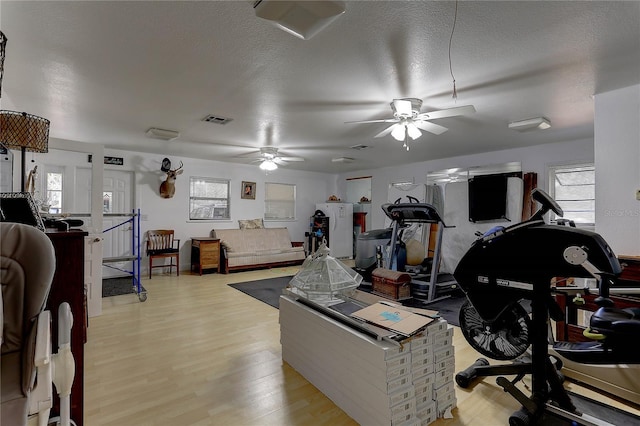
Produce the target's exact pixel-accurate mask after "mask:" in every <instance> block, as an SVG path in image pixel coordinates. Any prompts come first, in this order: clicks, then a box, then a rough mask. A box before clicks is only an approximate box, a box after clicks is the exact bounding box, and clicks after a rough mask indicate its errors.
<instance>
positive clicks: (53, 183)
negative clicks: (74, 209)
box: [45, 172, 62, 213]
mask: <svg viewBox="0 0 640 426" xmlns="http://www.w3.org/2000/svg"><path fill="white" fill-rule="evenodd" d="M46 186H47V187H46V189H45V191H46V194H47V199H46V202H47V203H48V204H49V213H62V173H58V172H47V181H46Z"/></svg>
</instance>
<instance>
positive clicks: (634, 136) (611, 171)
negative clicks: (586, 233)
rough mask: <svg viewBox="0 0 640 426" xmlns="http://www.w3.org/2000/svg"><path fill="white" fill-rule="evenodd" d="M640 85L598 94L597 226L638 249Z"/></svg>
mask: <svg viewBox="0 0 640 426" xmlns="http://www.w3.org/2000/svg"><path fill="white" fill-rule="evenodd" d="M638 117H640V85H636V86H631V87H627V88H623V89H618V90H614V91H611V92H607V93H602V94H599V95H596V96H595V123H594V126H595V128H594V130H595V143H594V150H595V163H596V232H598V233H599V234H601V235H602V236H603V237H604V239H605V240H606V241H607V242H608V243H609V245H610V246H611V248H612V249H613V251H614V253H616V254H618V255H635V256H638V255H640V201H638V200H637V199H636V191H639V190H640V120H639V118H638Z"/></svg>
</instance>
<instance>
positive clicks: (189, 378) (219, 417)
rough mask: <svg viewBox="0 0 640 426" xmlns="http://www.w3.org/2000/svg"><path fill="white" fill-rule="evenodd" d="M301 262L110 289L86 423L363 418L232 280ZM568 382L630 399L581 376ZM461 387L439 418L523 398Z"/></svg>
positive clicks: (483, 413)
mask: <svg viewBox="0 0 640 426" xmlns="http://www.w3.org/2000/svg"><path fill="white" fill-rule="evenodd" d="M297 270H298V267H287V268H277V269H269V270H261V271H249V272H238V273H233V274H229V275H223V274H215V273H214V274H207V275H203V276H202V277H201V276H199V275H191V274H189V273H187V272H185V273H182V274H181V275H180V277H176V276H175V274H174V275H173V276H169V275H165V274H158V275H154V277H153V279H151V280H149V279H143V285H144V287H145V288H146V289H147V291H148V300H147V301H146V302H144V303H141V302H139V301H138V299H137V297H136V296H135V295H125V296H117V297H110V298H105V299H103V314H102V315H101V316H99V317H94V318H91V319H90V321H89V329H88V341H87V344H86V346H85V353H86V355H85V424H86V425H88V426H102V425H104V426H107V425H109V426H111V425H113V426H115V425H118V426H141V425H167V426H178V425H180V426H182V425H185V426H186V425H354V424H356V422H355V421H353V420H352V419H351V418H350V417H348V416H347V415H346V414H345V413H344V412H343V411H342V410H341V409H340V408H338V407H337V406H336V405H335V404H333V402H331V401H330V400H329V399H328V398H326V397H325V396H324V395H323V394H322V393H320V392H319V391H318V390H317V389H316V388H315V387H314V386H313V385H311V384H310V383H309V382H307V381H306V380H305V379H304V378H303V377H302V376H301V375H299V374H298V373H297V372H296V371H295V370H293V369H292V368H291V367H290V366H288V365H287V364H286V363H283V361H282V359H281V347H280V342H279V338H280V330H279V324H278V312H279V311H278V310H277V309H274V308H272V307H271V306H269V305H267V304H265V303H262V302H260V301H258V300H255V299H253V298H251V297H250V296H247V295H245V294H244V293H241V292H239V291H237V290H235V289H233V288H231V287H229V286H228V285H227V284H229V283H232V282H243V281H251V280H258V279H264V278H269V277H276V276H284V275H292V274H294V273H295V272H296V271H297ZM156 273H157V272H156ZM454 346H455V356H456V371H460V370H462V369H464V368H466V367H467V366H468V365H470V364H471V363H472V362H473V361H474V360H475V359H477V358H478V357H479V354H478V353H477V352H476V351H475V350H473V349H472V348H471V347H470V346H469V345H468V344H467V343H466V341H465V340H464V337H463V336H462V334H461V333H460V330H459V329H458V328H456V330H455V336H454ZM567 387H568V388H570V389H572V390H574V391H576V390H578V391H580V392H581V393H585V394H587V395H588V396H591V397H596V398H597V399H599V400H603V401H606V402H608V403H610V404H613V405H617V406H621V407H624V405H623V404H621V403H620V402H618V401H615V400H611V399H609V398H605V397H602V396H600V395H597V394H594V393H593V392H591V391H589V390H583V389H581V388H580V387H578V386H576V385H575V384H568V385H567ZM456 396H457V399H458V408H456V409H455V410H454V411H453V415H454V418H453V419H440V420H438V421H436V422H435V423H433V424H434V425H436V426H443V425H474V426H475V425H480V426H483V425H487V426H489V425H491V426H493V425H498V424H507V423H508V422H507V419H508V417H509V415H510V414H511V413H512V412H513V411H515V410H517V409H518V408H519V404H518V403H517V402H516V401H515V400H514V399H513V398H512V397H511V396H509V395H508V394H506V393H505V392H503V391H502V389H501V388H500V387H498V386H497V385H496V384H495V379H494V378H487V379H485V380H483V381H482V382H480V383H478V384H477V385H476V386H474V388H473V389H472V390H465V389H461V388H457V389H456ZM631 410H632V411H633V412H635V413H636V414H640V410H637V409H634V408H631Z"/></svg>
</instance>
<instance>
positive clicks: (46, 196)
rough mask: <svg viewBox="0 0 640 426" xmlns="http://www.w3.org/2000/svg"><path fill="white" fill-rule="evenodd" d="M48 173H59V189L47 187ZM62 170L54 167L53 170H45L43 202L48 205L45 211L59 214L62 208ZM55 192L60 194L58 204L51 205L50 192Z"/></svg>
mask: <svg viewBox="0 0 640 426" xmlns="http://www.w3.org/2000/svg"><path fill="white" fill-rule="evenodd" d="M49 175H60V189H49ZM64 187H65V185H64V170H60V169H58V168H56V169H55V170H46V171H45V173H44V191H42V192H43V197H42V198H43V202H45V203H46V204H48V205H49V209H48V211H47V213H50V214H60V213H62V210H63V208H64ZM51 192H55V193H59V194H60V206H59V207H58V206H55V207H54V206H53V205H52V204H51V201H50V200H51V199H50V195H51V194H50V193H51Z"/></svg>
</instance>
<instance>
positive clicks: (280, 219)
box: [262, 182, 297, 222]
mask: <svg viewBox="0 0 640 426" xmlns="http://www.w3.org/2000/svg"><path fill="white" fill-rule="evenodd" d="M269 185H281V186H289V187H292V188H293V200H277V199H273V200H272V199H269V198H268V196H269V193H270V191H269ZM273 202H280V203H282V202H286V203H291V204H292V206H291V207H292V208H291V212H292V213H293V216H292V217H267V213H268V212H269V211H270V210H271V209H270V206H269V203H273ZM296 203H297V185H296V184H295V183H283V182H265V184H264V213H263V215H262V217H263V219H264V221H265V222H293V221H295V220H297V219H296V210H297V209H296Z"/></svg>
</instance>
